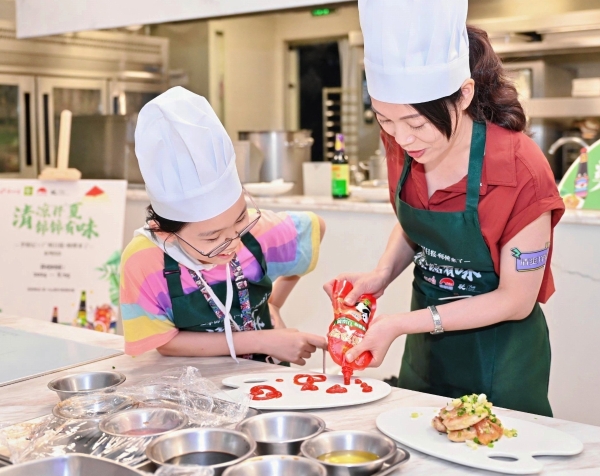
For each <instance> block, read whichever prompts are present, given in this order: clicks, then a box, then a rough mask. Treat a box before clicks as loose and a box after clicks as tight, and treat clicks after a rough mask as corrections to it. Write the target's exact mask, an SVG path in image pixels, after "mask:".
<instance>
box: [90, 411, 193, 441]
mask: <svg viewBox="0 0 600 476" xmlns="http://www.w3.org/2000/svg"><path fill="white" fill-rule="evenodd" d="M187 423H188V417H187V416H186V415H185V414H184V413H182V412H180V411H177V410H175V409H173V408H160V407H150V408H134V409H131V410H125V411H122V412H119V413H115V414H113V415H110V416H108V417H106V418H104V419H103V420H102V421H101V422H100V431H102V432H104V433H107V434H109V435H113V436H126V437H134V438H136V437H137V438H139V437H148V436H158V435H164V434H165V433H167V432H169V431H175V430H180V429H182V428H183V427H185V425H187Z"/></svg>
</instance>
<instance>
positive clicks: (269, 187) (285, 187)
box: [244, 181, 294, 197]
mask: <svg viewBox="0 0 600 476" xmlns="http://www.w3.org/2000/svg"><path fill="white" fill-rule="evenodd" d="M293 187H294V182H282V181H275V182H258V183H245V184H244V188H245V189H246V190H247V191H248V193H250V195H256V196H257V197H272V196H276V195H283V194H284V193H287V192H289V191H290V190H291V189H292V188H293Z"/></svg>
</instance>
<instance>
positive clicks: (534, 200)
mask: <svg viewBox="0 0 600 476" xmlns="http://www.w3.org/2000/svg"><path fill="white" fill-rule="evenodd" d="M381 137H382V139H383V143H384V145H385V149H386V158H387V165H388V177H389V183H390V200H391V203H392V206H393V207H394V210H395V200H394V197H395V193H396V188H397V186H398V180H399V178H400V174H401V173H402V168H403V166H404V151H403V150H402V148H401V147H400V146H399V145H398V144H397V143H396V141H395V140H394V138H393V137H392V136H390V135H388V134H386V133H385V132H382V134H381ZM466 190H467V177H466V176H465V177H464V178H463V179H462V180H460V181H459V182H457V183H456V184H454V185H451V186H449V187H448V188H445V189H443V190H437V191H436V192H435V193H434V194H433V195H432V196H431V198H428V193H427V182H426V180H425V169H424V167H423V165H421V164H419V163H417V162H416V161H413V162H412V164H411V170H410V173H409V175H408V177H407V179H406V182H405V184H404V187H403V188H402V192H401V195H400V196H401V198H402V200H403V201H404V202H406V203H408V204H409V205H410V206H412V207H414V208H420V209H425V210H432V211H439V212H455V211H460V210H464V209H465V203H466ZM479 195H480V196H479V208H478V212H479V222H480V225H481V233H482V235H483V239H484V240H485V242H486V244H487V246H488V248H489V250H490V254H491V256H492V260H493V262H494V268H495V271H496V273H497V274H498V275H499V274H500V251H501V250H502V247H503V246H504V245H505V244H506V243H507V242H508V241H509V240H510V239H511V238H513V237H514V236H515V235H517V234H518V233H519V232H520V231H521V230H522V229H523V228H525V227H526V226H527V225H528V224H530V223H531V222H533V221H534V220H535V219H536V218H538V217H539V216H540V215H542V214H543V213H545V212H551V213H552V230H553V231H554V227H555V226H556V224H557V223H558V222H559V220H560V218H561V217H562V215H563V214H564V212H565V206H564V203H563V201H562V199H561V198H560V195H559V193H558V189H557V187H556V183H555V181H554V176H553V175H552V171H551V169H550V165H549V164H548V161H547V160H546V157H545V156H544V154H543V153H542V151H541V150H540V149H539V147H538V146H537V145H536V144H535V142H533V140H532V139H531V138H529V137H527V135H525V134H523V133H521V132H514V131H509V130H507V129H504V128H502V127H500V126H497V125H494V124H490V123H488V124H487V135H486V144H485V156H484V161H483V170H482V173H481V187H480V190H479ZM551 258H552V240H551V242H550V252H549V256H548V261H547V265H546V268H545V270H544V278H543V281H542V285H541V287H540V291H539V294H538V301H539V302H542V303H544V302H546V301H547V300H548V299H549V298H550V296H552V294H553V293H554V289H555V288H554V279H553V277H552V270H551V268H550V261H551Z"/></svg>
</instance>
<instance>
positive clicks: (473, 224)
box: [395, 122, 552, 416]
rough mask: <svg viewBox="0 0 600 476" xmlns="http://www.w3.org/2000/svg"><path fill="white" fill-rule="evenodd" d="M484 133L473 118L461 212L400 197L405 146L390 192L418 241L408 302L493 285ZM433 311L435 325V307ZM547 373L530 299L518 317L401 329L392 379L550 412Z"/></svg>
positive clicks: (546, 345) (438, 301)
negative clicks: (485, 218) (482, 212)
mask: <svg viewBox="0 0 600 476" xmlns="http://www.w3.org/2000/svg"><path fill="white" fill-rule="evenodd" d="M485 136H486V125H485V124H483V123H477V122H475V123H474V124H473V136H472V139H471V150H470V156H469V169H468V176H467V196H466V207H465V210H464V211H461V212H435V211H430V210H422V209H418V208H413V207H411V206H410V205H408V204H407V203H405V202H404V201H402V200H401V199H400V193H401V190H402V186H403V185H404V183H405V181H406V178H407V176H408V173H409V171H410V164H411V161H412V159H411V158H410V157H409V156H408V155H406V154H405V162H404V168H403V171H402V175H401V177H400V180H399V182H398V188H397V191H396V197H395V199H396V210H397V213H398V219H399V221H400V224H401V226H402V229H403V230H404V232H405V233H406V234H407V235H408V237H409V238H410V239H411V240H412V241H413V242H414V243H416V244H417V246H418V247H417V252H416V254H415V257H414V264H415V267H414V281H413V290H412V302H411V309H412V310H418V309H425V308H426V307H427V306H430V305H435V306H441V305H443V304H445V303H448V302H452V301H453V300H454V299H463V298H468V297H471V296H477V295H480V294H484V293H489V292H492V291H494V290H495V289H497V288H498V284H499V276H498V275H497V274H496V273H495V271H494V263H493V261H492V257H491V255H490V251H489V249H488V247H487V245H486V243H485V241H484V239H483V235H482V233H481V227H480V224H479V216H478V212H477V207H478V204H479V187H480V179H481V171H482V166H483V156H484V152H485ZM439 311H440V314H441V316H442V325H443V319H444V311H443V307H442V308H440V309H439ZM549 377H550V341H549V336H548V327H547V325H546V319H545V317H544V314H543V312H542V310H541V308H540V305H539V303H536V304H535V306H534V308H533V310H532V312H531V314H529V316H528V317H526V318H525V319H523V320H519V321H505V322H500V323H498V324H494V325H492V326H488V327H484V328H479V329H470V330H464V331H452V332H444V333H442V334H438V335H431V334H430V333H424V334H414V335H408V336H407V338H406V347H405V350H404V355H403V357H402V367H401V369H400V376H399V386H400V387H403V388H408V389H411V390H416V391H419V392H426V393H432V394H436V395H442V396H446V397H451V398H457V397H461V396H462V395H465V394H471V393H476V394H479V393H485V394H486V395H487V396H488V399H489V401H491V402H493V403H494V405H497V406H499V407H504V408H510V409H513V410H519V411H524V412H529V413H535V414H538V415H546V416H552V410H551V408H550V403H549V401H548V382H549Z"/></svg>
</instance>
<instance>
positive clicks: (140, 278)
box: [121, 87, 325, 364]
mask: <svg viewBox="0 0 600 476" xmlns="http://www.w3.org/2000/svg"><path fill="white" fill-rule="evenodd" d="M135 142H136V155H137V157H138V160H139V164H140V170H141V172H142V176H143V177H144V181H145V183H146V190H147V192H148V196H149V197H150V206H149V207H148V216H147V226H146V227H142V228H140V229H139V230H137V231H136V233H135V236H134V238H133V240H132V241H131V242H130V243H129V245H128V246H127V248H126V249H125V251H124V253H123V259H122V280H121V314H122V318H123V327H124V333H125V351H126V353H128V354H130V355H138V354H141V353H143V352H146V351H148V350H152V349H157V350H158V351H159V352H160V353H161V354H163V355H174V356H177V355H178V356H214V355H227V354H229V355H231V356H232V357H233V358H234V359H236V356H244V357H246V358H254V359H257V360H267V359H268V357H269V356H270V357H271V358H272V359H273V361H285V362H294V363H298V364H304V363H305V359H307V358H308V357H310V355H311V354H312V353H313V352H314V351H315V350H316V348H317V347H321V348H323V347H324V346H325V341H324V338H323V337H320V336H317V335H313V334H308V333H304V332H299V331H297V330H296V329H286V328H285V325H284V323H283V321H282V320H281V316H280V315H279V308H280V307H281V305H282V304H283V303H284V301H285V299H286V298H287V296H288V294H289V293H290V291H291V290H292V288H293V286H294V285H295V284H296V282H297V281H298V279H299V276H301V275H303V274H306V273H308V272H310V271H312V269H313V268H314V267H315V265H316V262H317V258H318V253H319V246H320V240H321V238H322V236H323V232H324V223H323V221H322V220H321V219H320V218H319V217H317V216H316V215H314V214H313V213H304V212H294V213H291V212H290V213H274V212H270V211H268V210H258V209H256V207H254V208H253V209H248V208H247V206H246V199H248V201H250V202H251V203H253V202H252V199H251V197H250V196H249V195H247V194H246V193H245V192H244V190H243V188H242V185H241V183H240V180H239V177H238V174H237V170H236V167H235V153H234V149H233V144H232V143H231V140H230V138H229V137H228V135H227V133H226V131H225V129H224V128H223V126H222V124H221V123H220V121H219V119H218V117H217V116H216V114H215V113H214V111H213V110H212V108H211V107H210V104H209V103H208V101H207V100H206V99H205V98H203V97H201V96H198V95H196V94H193V93H192V92H190V91H187V90H186V89H184V88H181V87H175V88H172V89H170V90H168V91H167V92H165V93H163V94H161V95H160V96H158V97H157V98H156V99H154V100H152V101H150V102H149V103H148V104H146V105H145V106H144V107H143V108H142V110H141V111H140V114H139V117H138V123H137V127H136V131H135ZM247 331H259V332H247ZM236 360H237V359H236Z"/></svg>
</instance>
